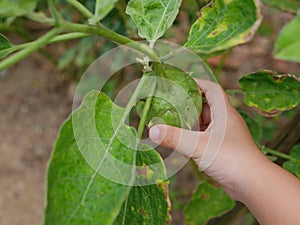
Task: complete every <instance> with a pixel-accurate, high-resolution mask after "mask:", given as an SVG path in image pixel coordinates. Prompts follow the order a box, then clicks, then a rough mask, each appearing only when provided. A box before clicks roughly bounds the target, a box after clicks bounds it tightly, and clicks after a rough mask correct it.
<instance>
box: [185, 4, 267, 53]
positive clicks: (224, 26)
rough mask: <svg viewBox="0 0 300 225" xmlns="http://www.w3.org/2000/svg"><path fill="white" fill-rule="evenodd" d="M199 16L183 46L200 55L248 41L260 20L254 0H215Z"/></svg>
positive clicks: (216, 51)
mask: <svg viewBox="0 0 300 225" xmlns="http://www.w3.org/2000/svg"><path fill="white" fill-rule="evenodd" d="M200 15H201V16H200V17H199V19H198V20H197V21H196V22H195V23H194V24H193V26H192V28H191V30H190V34H189V38H188V42H187V43H186V44H185V47H187V48H189V49H191V50H193V51H194V52H196V53H198V54H203V55H207V54H212V53H218V52H220V51H223V50H225V49H228V48H231V47H233V46H236V45H239V44H243V43H246V42H248V41H250V40H251V39H252V37H253V35H254V34H255V32H256V30H257V28H258V26H259V24H260V23H261V20H262V17H261V14H260V9H259V7H258V5H257V3H256V1H254V0H231V1H226V0H215V1H212V3H211V4H210V5H208V6H206V7H204V8H203V9H202V10H201V12H200Z"/></svg>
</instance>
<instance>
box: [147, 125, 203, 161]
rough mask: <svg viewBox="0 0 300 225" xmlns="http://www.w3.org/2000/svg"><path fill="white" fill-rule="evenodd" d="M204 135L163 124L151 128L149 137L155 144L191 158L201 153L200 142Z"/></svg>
mask: <svg viewBox="0 0 300 225" xmlns="http://www.w3.org/2000/svg"><path fill="white" fill-rule="evenodd" d="M202 135H203V134H202V133H200V132H196V131H190V130H185V129H182V128H178V127H173V126H168V125H161V124H160V125H155V126H153V127H151V129H150V131H149V136H150V138H151V140H152V141H153V142H154V143H156V144H159V145H160V146H163V147H166V148H170V149H173V150H175V151H177V152H180V153H182V154H183V155H185V156H186V157H189V158H192V157H193V156H195V154H196V153H199V151H200V149H199V146H200V145H199V143H198V141H199V139H200V136H202ZM201 139H202V138H201ZM196 155H198V154H196ZM193 158H194V157H193ZM197 158H198V157H197Z"/></svg>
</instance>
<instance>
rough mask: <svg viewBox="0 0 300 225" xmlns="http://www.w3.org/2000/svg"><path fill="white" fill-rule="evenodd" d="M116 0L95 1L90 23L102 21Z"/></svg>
mask: <svg viewBox="0 0 300 225" xmlns="http://www.w3.org/2000/svg"><path fill="white" fill-rule="evenodd" d="M117 1H118V0H97V1H96V6H95V13H94V17H93V18H91V21H92V23H97V22H99V21H100V20H102V19H103V18H104V17H105V16H106V15H107V14H108V13H109V12H110V11H111V10H112V9H113V8H114V7H115V3H116V2H117Z"/></svg>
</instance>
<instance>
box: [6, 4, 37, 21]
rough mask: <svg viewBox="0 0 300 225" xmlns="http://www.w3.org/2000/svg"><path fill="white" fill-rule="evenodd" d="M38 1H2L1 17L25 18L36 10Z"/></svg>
mask: <svg viewBox="0 0 300 225" xmlns="http://www.w3.org/2000/svg"><path fill="white" fill-rule="evenodd" d="M37 2H38V0H14V1H11V0H0V17H7V16H12V17H16V16H23V15H26V14H29V13H31V12H32V11H34V10H35V8H36V5H37Z"/></svg>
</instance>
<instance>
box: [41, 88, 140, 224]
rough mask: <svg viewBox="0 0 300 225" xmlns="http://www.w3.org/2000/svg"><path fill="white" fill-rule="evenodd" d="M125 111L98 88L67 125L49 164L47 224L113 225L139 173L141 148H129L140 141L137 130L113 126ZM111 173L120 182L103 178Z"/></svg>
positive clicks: (63, 127) (60, 135) (63, 128)
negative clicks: (137, 137)
mask: <svg viewBox="0 0 300 225" xmlns="http://www.w3.org/2000/svg"><path fill="white" fill-rule="evenodd" d="M112 111H113V114H112ZM123 113H124V109H123V108H120V107H117V106H115V105H113V103H112V102H111V100H110V99H109V98H108V97H107V96H106V95H104V94H103V93H99V92H97V91H93V92H90V93H89V94H88V95H87V96H86V98H85V100H84V101H83V104H82V106H81V107H80V108H79V109H78V110H77V111H76V112H75V113H73V114H72V116H71V117H70V118H69V119H67V121H66V122H65V123H64V124H63V126H62V128H61V130H60V133H59V136H58V138H57V141H56V144H55V147H54V150H53V153H52V157H51V161H50V164H49V168H48V174H47V183H48V184H47V207H46V212H45V222H46V224H49V225H53V224H55V225H67V224H74V225H82V224H85V225H88V224H101V225H106V224H112V222H113V221H114V219H115V218H116V216H117V215H118V213H119V210H120V209H121V207H122V204H123V202H124V200H125V199H126V197H127V196H128V193H129V191H130V184H133V181H134V172H135V169H134V166H133V165H134V164H135V154H136V151H135V150H134V149H132V148H131V147H128V146H136V139H132V138H131V137H132V134H135V130H134V129H133V128H130V127H128V126H126V125H124V124H119V127H117V128H116V129H114V127H113V122H112V120H114V122H116V124H118V121H121V118H122V115H123ZM112 115H113V118H112ZM77 126H78V127H77ZM93 126H96V129H93ZM115 130H116V131H115ZM116 132H118V133H119V134H118V135H116ZM112 158H113V159H116V160H115V161H114V160H111V159H112ZM109 159H110V160H109ZM118 163H119V164H124V165H127V166H128V167H127V170H124V169H122V168H119V167H118V165H119V164H118ZM128 168H129V169H128ZM106 173H107V174H106ZM109 174H110V175H113V176H114V177H116V178H117V179H119V181H120V182H119V183H116V182H114V181H111V180H110V179H107V178H105V177H104V175H109ZM120 183H126V184H127V185H122V184H120Z"/></svg>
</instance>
